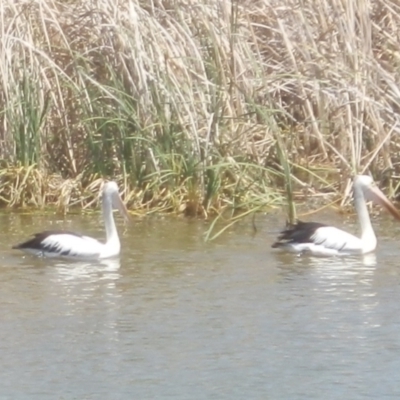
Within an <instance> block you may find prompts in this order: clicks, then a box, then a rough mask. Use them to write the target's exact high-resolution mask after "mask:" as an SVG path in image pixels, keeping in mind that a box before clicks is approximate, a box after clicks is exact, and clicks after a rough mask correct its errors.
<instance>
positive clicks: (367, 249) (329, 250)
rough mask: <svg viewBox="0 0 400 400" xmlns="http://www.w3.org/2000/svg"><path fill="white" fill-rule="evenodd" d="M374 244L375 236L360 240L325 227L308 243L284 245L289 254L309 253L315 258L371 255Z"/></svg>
mask: <svg viewBox="0 0 400 400" xmlns="http://www.w3.org/2000/svg"><path fill="white" fill-rule="evenodd" d="M376 244H377V240H376V237H375V235H374V236H368V237H367V238H366V239H365V240H362V239H360V238H358V237H357V236H354V235H352V234H351V233H348V232H346V231H343V230H341V229H338V228H335V227H334V226H325V227H320V228H318V229H317V230H316V231H315V233H314V234H313V235H312V236H311V237H310V242H309V243H290V244H287V245H286V246H287V247H286V250H287V251H289V252H291V253H310V254H313V255H315V256H337V255H342V256H344V255H351V254H367V253H371V252H372V251H374V250H375V248H376Z"/></svg>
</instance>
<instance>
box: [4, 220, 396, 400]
mask: <svg viewBox="0 0 400 400" xmlns="http://www.w3.org/2000/svg"><path fill="white" fill-rule="evenodd" d="M329 218H330V219H329ZM319 219H320V220H321V222H327V223H332V222H333V221H335V220H337V221H338V220H340V218H338V217H337V216H336V217H332V216H331V217H322V219H321V217H320V218H319ZM283 220H284V219H283V218H278V217H263V216H260V217H259V218H258V222H257V226H258V232H257V234H255V235H254V234H253V232H252V228H251V223H249V222H243V223H242V224H241V225H240V226H236V227H235V228H233V229H231V230H230V231H228V232H226V233H225V234H224V235H222V236H220V237H219V238H218V239H217V240H216V241H214V242H212V243H204V240H203V238H204V232H205V230H206V228H207V226H206V225H205V224H204V223H202V222H199V221H191V220H181V219H171V218H166V219H161V218H160V219H136V220H133V222H132V223H131V224H130V225H129V227H126V228H125V229H124V227H123V225H122V224H121V223H119V224H118V225H119V228H120V232H121V236H122V245H123V250H122V255H121V259H120V260H114V261H109V262H94V263H83V262H63V261H54V260H52V261H49V260H40V259H36V258H33V257H31V256H23V255H22V254H21V253H19V252H18V251H14V250H11V248H10V246H11V244H14V243H18V242H19V241H21V240H22V239H25V238H27V237H28V236H29V235H30V234H31V233H33V232H36V231H37V230H41V229H45V228H57V229H60V228H64V229H68V230H76V231H78V232H82V233H85V234H89V235H91V236H94V237H97V238H103V227H102V222H101V219H100V217H99V216H98V215H95V216H68V217H66V218H65V219H60V217H48V216H46V217H44V216H40V215H34V216H24V215H8V214H7V215H2V216H0V224H1V226H2V228H3V229H2V230H1V232H0V237H1V240H0V243H1V244H0V257H1V268H0V280H1V296H0V316H1V326H0V359H1V362H0V382H1V385H0V399H1V400H3V399H12V400H17V399H41V400H45V399H115V400H118V399H141V400H144V399H182V400H188V399H196V400H197V399H229V400H231V399H241V400H242V399H304V400H309V399H353V400H354V399H369V398H371V399H395V398H399V397H400V381H399V378H398V377H399V371H400V225H399V224H395V223H394V222H391V220H390V219H381V220H376V221H374V226H375V227H376V228H377V233H378V235H379V239H380V243H379V249H378V251H377V253H376V258H374V257H368V258H361V257H360V258H353V259H350V258H349V259H342V260H341V259H324V258H307V257H295V256H291V255H283V254H277V253H276V252H273V251H272V249H270V245H271V243H272V241H273V240H274V238H275V236H276V234H277V232H278V230H279V228H280V226H281V225H282V224H283ZM355 222H356V221H355V220H354V219H350V220H349V221H347V223H346V224H345V225H344V226H345V227H346V229H348V230H349V231H352V232H355V231H356V229H357V228H356V225H355ZM342 226H343V225H342Z"/></svg>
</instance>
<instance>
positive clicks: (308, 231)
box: [272, 175, 400, 256]
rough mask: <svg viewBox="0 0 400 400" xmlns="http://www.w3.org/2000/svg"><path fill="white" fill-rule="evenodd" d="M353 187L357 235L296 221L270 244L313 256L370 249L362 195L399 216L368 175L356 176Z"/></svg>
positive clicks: (372, 235)
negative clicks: (357, 222)
mask: <svg viewBox="0 0 400 400" xmlns="http://www.w3.org/2000/svg"><path fill="white" fill-rule="evenodd" d="M353 190H354V205H355V209H356V211H357V215H358V219H359V223H360V228H361V237H360V238H358V237H356V236H354V235H352V234H350V233H347V232H345V231H343V230H341V229H338V228H335V227H333V226H327V225H323V224H318V223H313V222H301V221H299V222H298V223H297V224H296V225H294V226H292V227H291V228H288V229H286V230H284V231H283V232H282V233H281V235H280V236H279V239H278V241H277V242H275V243H274V244H273V245H272V247H275V248H281V249H283V250H286V251H289V252H292V253H310V254H312V255H316V256H342V255H352V254H367V253H371V252H373V251H374V250H375V249H376V245H377V239H376V236H375V232H374V230H373V228H372V225H371V220H370V217H369V213H368V209H367V204H366V197H368V198H371V199H373V200H374V201H375V202H378V203H379V204H381V205H383V206H385V207H386V208H387V209H388V211H389V212H391V213H392V214H393V215H394V216H395V217H396V218H397V219H400V214H399V212H398V211H397V210H396V209H395V207H394V206H393V204H391V203H390V202H389V200H388V199H387V198H386V197H385V195H384V194H383V193H382V192H381V191H380V190H379V189H378V188H377V187H376V186H375V184H374V181H373V180H372V178H371V177H370V176H366V175H359V176H356V177H355V178H354V183H353Z"/></svg>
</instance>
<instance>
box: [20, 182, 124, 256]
mask: <svg viewBox="0 0 400 400" xmlns="http://www.w3.org/2000/svg"><path fill="white" fill-rule="evenodd" d="M113 208H117V209H118V210H119V211H120V213H121V214H122V215H123V216H124V218H125V220H129V214H128V211H127V209H126V207H125V205H124V203H123V202H122V200H121V197H120V196H119V193H118V186H117V184H116V183H115V182H106V183H104V186H103V190H102V211H103V218H104V224H105V228H106V237H107V239H106V242H105V243H101V242H99V241H98V240H96V239H93V238H91V237H88V236H82V235H80V234H77V233H73V232H67V231H45V232H41V233H36V234H35V235H34V237H33V238H32V239H30V240H27V241H26V242H24V243H20V244H17V245H15V246H13V249H20V250H23V251H25V252H27V253H31V254H34V255H36V256H40V257H63V258H70V259H71V258H72V259H86V260H88V259H90V260H97V259H103V258H110V257H115V256H118V255H119V252H120V250H121V243H120V241H119V237H118V232H117V228H116V226H115V222H114V216H113Z"/></svg>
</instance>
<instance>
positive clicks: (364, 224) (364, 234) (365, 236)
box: [354, 186, 376, 242]
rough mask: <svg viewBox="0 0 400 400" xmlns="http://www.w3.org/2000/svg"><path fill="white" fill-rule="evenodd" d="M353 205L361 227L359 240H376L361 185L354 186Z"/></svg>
mask: <svg viewBox="0 0 400 400" xmlns="http://www.w3.org/2000/svg"><path fill="white" fill-rule="evenodd" d="M354 205H355V208H356V211H357V214H358V220H359V223H360V228H361V240H363V241H368V242H370V241H372V242H376V237H375V233H374V230H373V228H372V225H371V220H370V218H369V212H368V208H367V203H366V201H365V196H364V192H363V190H362V188H361V187H359V186H356V187H354Z"/></svg>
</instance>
